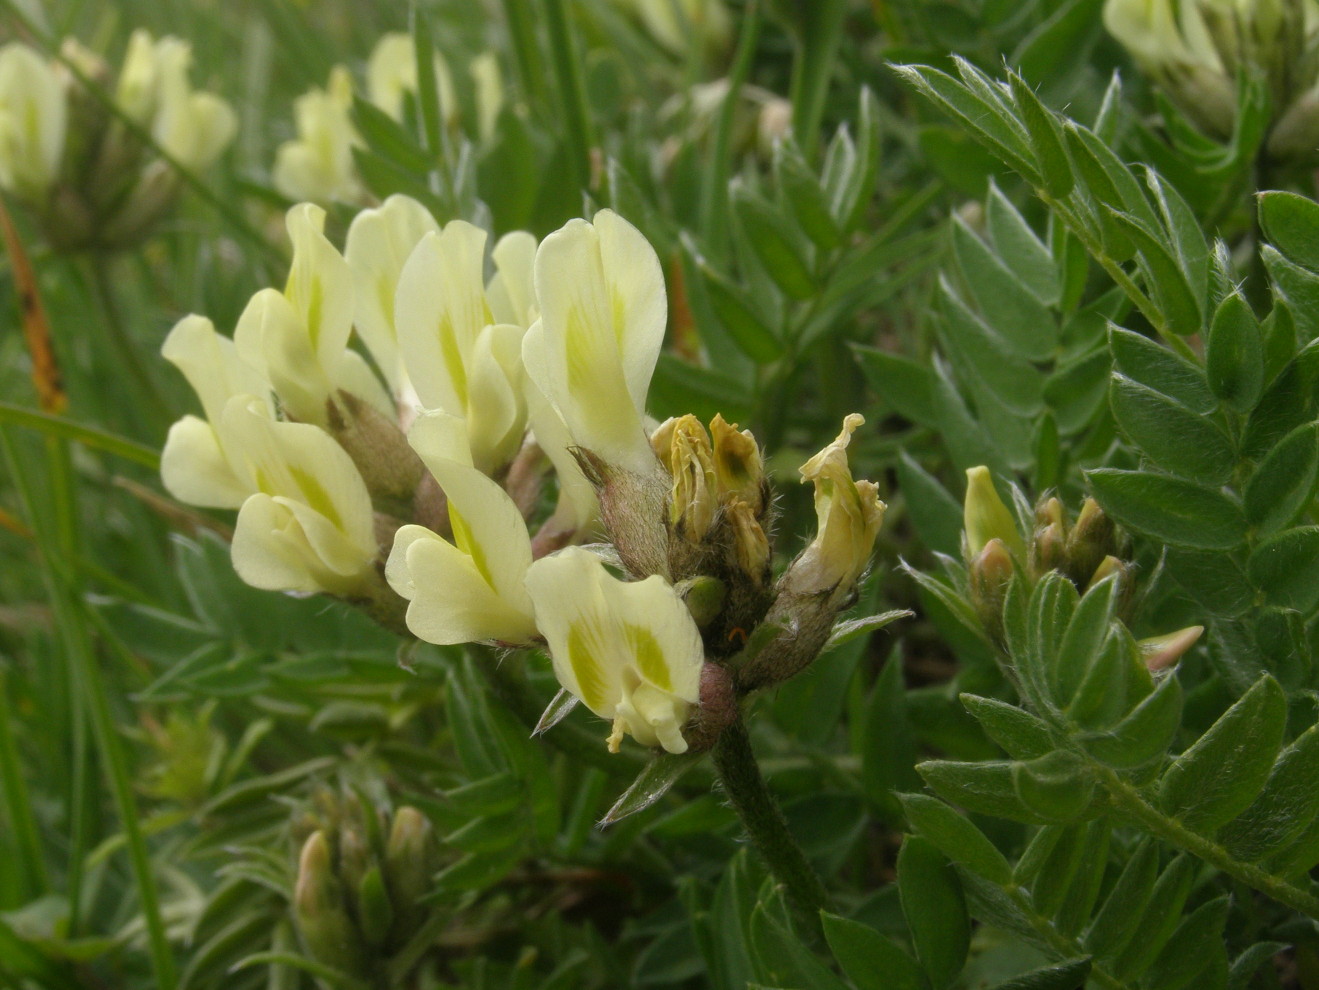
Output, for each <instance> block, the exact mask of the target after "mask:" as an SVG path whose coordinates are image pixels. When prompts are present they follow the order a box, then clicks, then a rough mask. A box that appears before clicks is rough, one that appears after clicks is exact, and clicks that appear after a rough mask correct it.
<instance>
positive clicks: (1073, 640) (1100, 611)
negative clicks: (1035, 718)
mask: <svg viewBox="0 0 1319 990" xmlns="http://www.w3.org/2000/svg"><path fill="white" fill-rule="evenodd" d="M1117 585H1118V582H1117V580H1116V579H1113V578H1110V579H1108V580H1105V581H1100V582H1099V584H1097V585H1095V586H1094V587H1093V588H1090V589H1088V590H1087V591H1086V593H1085V595H1084V596H1083V597H1082V598H1081V601H1080V603H1079V604H1078V605H1077V607H1076V611H1075V612H1073V613H1072V618H1071V621H1070V622H1068V624H1067V631H1066V632H1065V633H1064V634H1063V638H1062V643H1061V645H1060V646H1059V648H1058V649H1057V650H1055V651H1052V652H1051V654H1049V655H1046V658H1045V663H1046V665H1047V666H1046V670H1047V673H1048V679H1049V689H1050V692H1051V693H1052V695H1053V699H1054V703H1055V704H1057V705H1058V707H1060V708H1066V707H1067V706H1068V705H1069V704H1070V703H1071V700H1072V697H1073V696H1074V695H1075V694H1076V691H1077V688H1079V687H1080V686H1081V682H1082V681H1083V680H1084V679H1085V675H1086V671H1088V670H1089V669H1090V667H1091V666H1092V665H1093V663H1094V661H1095V657H1096V655H1097V654H1098V653H1099V651H1100V649H1102V648H1103V645H1104V640H1105V639H1107V638H1108V630H1109V625H1110V623H1111V622H1112V620H1113V606H1114V602H1115V601H1116V599H1117Z"/></svg>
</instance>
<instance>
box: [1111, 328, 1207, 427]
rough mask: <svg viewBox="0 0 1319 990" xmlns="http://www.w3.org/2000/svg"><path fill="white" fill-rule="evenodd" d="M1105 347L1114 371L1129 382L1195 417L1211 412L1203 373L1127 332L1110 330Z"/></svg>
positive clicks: (1150, 342) (1184, 360) (1186, 362)
mask: <svg viewBox="0 0 1319 990" xmlns="http://www.w3.org/2000/svg"><path fill="white" fill-rule="evenodd" d="M1108 346H1109V348H1110V349H1111V350H1112V352H1113V362H1114V364H1116V366H1117V370H1118V371H1120V372H1121V373H1122V374H1124V375H1126V376H1127V377H1128V378H1130V379H1131V380H1132V381H1136V382H1140V384H1142V385H1144V386H1145V387H1146V388H1149V389H1152V390H1153V391H1155V392H1158V393H1159V394H1161V395H1166V396H1167V397H1168V398H1170V399H1172V400H1174V401H1175V402H1180V403H1181V404H1182V405H1184V406H1186V407H1187V408H1188V409H1191V410H1193V411H1194V412H1197V413H1208V412H1212V411H1213V409H1214V407H1215V406H1216V405H1217V403H1216V402H1215V401H1214V396H1213V393H1212V392H1211V391H1210V390H1209V383H1208V382H1207V381H1206V380H1205V376H1204V372H1203V371H1201V370H1200V369H1199V368H1198V367H1196V366H1195V365H1194V364H1192V363H1191V362H1190V361H1187V360H1186V359H1185V358H1183V357H1181V356H1179V355H1177V354H1174V353H1173V352H1172V351H1170V350H1169V349H1168V348H1166V347H1164V346H1163V345H1162V344H1159V343H1158V342H1156V341H1153V340H1150V338H1148V337H1145V336H1142V335H1141V334H1138V333H1132V332H1131V331H1130V330H1123V329H1122V328H1121V327H1118V326H1110V327H1109V329H1108Z"/></svg>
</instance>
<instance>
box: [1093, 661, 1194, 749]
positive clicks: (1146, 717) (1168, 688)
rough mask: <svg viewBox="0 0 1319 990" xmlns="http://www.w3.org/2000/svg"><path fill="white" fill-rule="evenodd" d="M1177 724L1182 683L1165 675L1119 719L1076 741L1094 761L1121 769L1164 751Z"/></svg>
mask: <svg viewBox="0 0 1319 990" xmlns="http://www.w3.org/2000/svg"><path fill="white" fill-rule="evenodd" d="M1181 724H1182V686H1181V683H1180V682H1179V681H1178V680H1177V677H1176V676H1175V675H1168V676H1166V677H1164V679H1163V680H1161V681H1160V682H1159V684H1158V686H1157V687H1156V688H1155V689H1154V691H1153V692H1151V693H1150V694H1149V695H1148V696H1146V697H1145V699H1144V700H1143V701H1141V703H1140V704H1138V705H1137V706H1136V707H1135V708H1134V709H1132V711H1131V714H1129V715H1128V716H1127V717H1126V718H1124V719H1123V720H1122V721H1121V722H1119V723H1118V724H1117V725H1115V726H1113V728H1111V729H1109V730H1108V731H1107V732H1103V733H1088V734H1086V735H1083V736H1082V737H1081V740H1080V741H1081V745H1082V746H1083V747H1085V751H1086V752H1087V753H1089V754H1090V755H1091V756H1093V757H1094V758H1095V759H1096V760H1099V761H1100V762H1101V763H1106V764H1108V765H1109V766H1111V767H1115V768H1117V769H1119V770H1125V769H1128V768H1130V767H1138V766H1140V765H1142V764H1144V763H1148V762H1149V761H1150V760H1152V759H1154V758H1155V757H1158V756H1162V755H1163V754H1164V753H1166V752H1167V750H1168V747H1169V746H1170V745H1172V740H1173V737H1174V736H1175V735H1176V734H1177V730H1178V729H1179V728H1180V727H1181Z"/></svg>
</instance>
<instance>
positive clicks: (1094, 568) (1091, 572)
mask: <svg viewBox="0 0 1319 990" xmlns="http://www.w3.org/2000/svg"><path fill="white" fill-rule="evenodd" d="M966 480H967V485H966V499H965V501H964V503H963V530H962V557H963V560H964V562H965V564H966V570H967V583H968V587H967V597H968V598H969V600H970V602H971V605H972V607H973V608H974V609H975V612H976V616H977V617H978V618H979V620H980V623H981V625H982V626H983V627H984V629H985V631H986V633H988V634H989V636H990V638H991V639H992V640H993V641H994V642H995V643H996V644H998V645H999V646H1002V645H1003V644H1004V630H1003V602H1004V599H1005V598H1006V596H1007V593H1008V588H1009V586H1010V585H1011V584H1012V582H1013V580H1014V577H1015V576H1017V575H1020V576H1021V577H1022V578H1024V579H1025V581H1026V583H1027V585H1028V586H1030V587H1033V586H1034V585H1035V583H1036V582H1037V581H1039V580H1040V578H1042V577H1044V575H1045V574H1048V573H1050V572H1052V571H1057V572H1058V573H1060V574H1062V575H1064V576H1065V577H1066V578H1067V579H1068V580H1070V581H1071V582H1072V584H1074V585H1075V586H1076V589H1077V591H1079V592H1081V593H1084V592H1086V591H1088V590H1089V589H1091V588H1093V587H1095V586H1096V585H1098V584H1099V583H1100V582H1102V581H1107V580H1112V581H1114V582H1116V584H1117V588H1116V595H1115V602H1116V607H1115V613H1116V615H1117V617H1118V619H1119V620H1121V621H1126V620H1127V619H1128V618H1129V616H1130V612H1131V608H1132V603H1133V599H1134V595H1135V580H1134V568H1133V565H1132V564H1131V562H1130V561H1129V560H1127V559H1126V555H1127V553H1128V546H1127V539H1126V536H1125V534H1123V533H1122V532H1121V531H1120V530H1119V529H1118V528H1117V526H1116V525H1115V524H1114V523H1113V520H1112V519H1110V518H1109V517H1108V516H1107V515H1106V514H1105V513H1104V510H1103V509H1101V508H1100V507H1099V503H1097V502H1096V501H1095V500H1094V499H1093V498H1089V497H1087V498H1086V499H1085V500H1084V501H1083V502H1082V503H1081V508H1080V511H1078V512H1077V514H1076V518H1075V519H1074V520H1073V519H1071V518H1070V517H1069V515H1068V512H1067V509H1066V507H1064V505H1063V504H1062V502H1061V501H1060V500H1059V499H1058V498H1057V497H1055V496H1052V495H1046V496H1045V497H1043V498H1041V499H1040V500H1039V502H1038V503H1036V505H1035V508H1034V511H1033V513H1032V518H1031V525H1030V526H1029V527H1025V528H1026V530H1027V531H1026V533H1025V534H1024V535H1023V533H1022V528H1023V527H1021V526H1020V525H1019V524H1018V520H1017V517H1016V515H1014V513H1013V512H1012V511H1011V510H1010V509H1009V508H1008V507H1007V506H1006V505H1005V504H1004V503H1003V500H1002V498H1000V497H999V494H998V491H997V490H996V489H995V487H994V479H993V477H992V475H991V474H990V472H989V469H988V468H987V467H983V466H981V467H974V468H970V469H968V470H967V472H966ZM1025 512H1026V510H1025V509H1023V514H1024V513H1025ZM1202 631H1203V627H1201V626H1191V627H1188V628H1187V629H1182V630H1178V631H1177V632H1174V633H1169V634H1166V635H1164V636H1158V637H1154V638H1153V639H1149V640H1142V641H1141V642H1140V643H1139V644H1138V645H1139V646H1140V647H1141V650H1142V653H1143V654H1144V656H1145V660H1146V663H1147V664H1148V665H1149V666H1150V668H1151V669H1158V668H1159V667H1164V666H1169V665H1171V664H1172V663H1175V662H1176V661H1177V659H1178V658H1180V656H1181V655H1182V654H1183V653H1185V652H1186V650H1188V649H1190V648H1191V646H1192V645H1193V644H1194V643H1195V641H1196V639H1197V638H1199V635H1200V633H1201V632H1202Z"/></svg>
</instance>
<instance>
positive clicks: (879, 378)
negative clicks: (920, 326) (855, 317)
mask: <svg viewBox="0 0 1319 990" xmlns="http://www.w3.org/2000/svg"><path fill="white" fill-rule="evenodd" d="M852 350H853V351H854V352H855V353H856V357H857V361H858V362H860V364H861V370H862V372H864V374H865V376H866V380H867V381H868V382H869V383H870V388H871V389H872V390H873V391H874V393H875V395H876V396H877V397H878V399H879V401H880V402H882V403H883V404H885V405H887V406H889V407H890V408H892V409H894V410H896V411H897V412H898V414H899V415H901V416H904V417H906V418H907V419H909V420H911V421H912V422H913V423H918V424H920V425H921V426H933V425H935V424H936V423H937V422H938V421H939V413H938V410H937V408H936V407H935V405H934V400H933V398H932V393H933V391H934V374H933V373H932V372H931V371H930V369H929V368H927V367H925V366H924V365H923V364H918V363H917V362H915V361H912V360H909V359H908V358H904V357H900V356H899V355H897V354H892V353H890V352H888V351H881V350H880V349H879V348H877V347H866V346H864V345H862V344H853V345H852Z"/></svg>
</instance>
